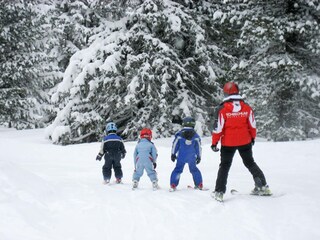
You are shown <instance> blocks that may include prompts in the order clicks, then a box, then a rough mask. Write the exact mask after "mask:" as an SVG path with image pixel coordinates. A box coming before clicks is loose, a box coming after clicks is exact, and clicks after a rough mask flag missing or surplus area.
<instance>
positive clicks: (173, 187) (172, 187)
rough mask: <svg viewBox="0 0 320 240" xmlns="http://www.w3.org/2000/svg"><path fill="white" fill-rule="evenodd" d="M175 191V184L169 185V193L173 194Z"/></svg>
mask: <svg viewBox="0 0 320 240" xmlns="http://www.w3.org/2000/svg"><path fill="white" fill-rule="evenodd" d="M176 190H177V186H176V185H175V184H171V186H170V189H169V191H170V192H175V191H176Z"/></svg>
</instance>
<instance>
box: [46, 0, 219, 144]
mask: <svg viewBox="0 0 320 240" xmlns="http://www.w3.org/2000/svg"><path fill="white" fill-rule="evenodd" d="M125 7H126V8H127V9H132V10H133V11H128V15H127V16H125V17H124V18H122V19H120V20H119V21H118V22H113V23H109V24H108V28H107V30H105V31H104V32H101V33H100V34H97V35H96V36H95V41H94V42H93V43H92V44H91V45H90V47H89V48H88V49H85V50H83V51H80V52H78V53H76V54H75V55H74V56H73V57H72V58H71V61H70V65H69V67H68V69H67V71H66V74H65V77H64V81H63V82H62V84H60V86H59V89H58V92H57V94H56V95H55V96H54V97H55V99H56V100H57V101H59V99H61V97H62V98H63V99H67V101H66V102H68V103H67V104H66V105H65V107H64V108H63V109H62V111H61V112H60V114H58V117H57V119H56V121H55V122H54V124H53V125H52V129H51V137H52V138H53V140H54V141H55V142H60V143H66V142H67V143H69V142H74V141H90V140H92V139H97V138H98V136H99V134H100V133H101V128H102V127H103V126H104V123H105V121H108V120H110V119H112V120H113V121H115V122H116V123H117V124H118V126H119V128H120V130H121V131H122V134H123V135H124V136H125V137H127V138H128V139H134V138H136V137H137V131H138V130H139V129H140V128H142V127H145V126H148V127H151V128H152V129H153V132H154V134H155V136H171V135H172V134H173V133H174V132H175V131H176V130H177V127H179V126H177V125H175V124H172V123H171V119H172V116H174V115H179V116H187V115H192V116H194V117H195V118H196V119H197V130H198V131H199V132H200V133H204V134H209V130H208V127H207V125H206V122H207V120H208V116H207V108H208V107H209V106H210V105H211V104H212V101H213V99H214V98H213V96H215V94H214V93H215V92H216V91H215V89H216V86H215V84H214V82H213V81H212V79H213V78H214V77H217V76H219V75H222V73H223V71H222V70H221V68H220V67H219V66H218V64H217V61H212V59H218V57H220V56H224V54H223V52H221V51H220V50H219V49H218V48H216V47H215V46H214V45H210V44H209V45H207V41H208V39H207V36H206V34H205V31H204V30H203V29H202V27H201V24H204V23H202V20H198V19H197V14H196V12H195V11H196V10H195V9H192V8H191V9H190V8H189V7H188V5H187V4H185V5H183V4H179V3H176V2H173V1H157V0H148V1H141V2H138V3H136V2H128V3H127V4H126V5H125ZM203 22H205V21H203ZM68 93H70V95H68ZM66 95H67V98H66V97H65V96H66ZM97 126H99V127H98V128H97ZM56 132H58V133H63V134H55V133H56Z"/></svg>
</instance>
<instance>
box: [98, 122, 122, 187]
mask: <svg viewBox="0 0 320 240" xmlns="http://www.w3.org/2000/svg"><path fill="white" fill-rule="evenodd" d="M116 132H117V126H116V124H115V123H113V122H109V123H108V124H107V126H106V133H107V135H106V136H104V138H103V140H102V143H101V149H100V152H99V154H98V155H97V157H96V160H97V161H101V158H102V156H103V155H104V159H105V163H104V165H103V167H102V174H103V179H104V181H103V183H104V184H108V183H109V182H110V178H111V174H112V173H111V169H112V167H113V169H114V174H115V177H116V183H121V179H122V176H123V173H122V169H121V163H120V161H121V159H123V158H124V157H125V155H126V149H125V147H124V144H123V141H122V138H121V137H120V136H118V135H117V134H116Z"/></svg>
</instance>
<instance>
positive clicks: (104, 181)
mask: <svg viewBox="0 0 320 240" xmlns="http://www.w3.org/2000/svg"><path fill="white" fill-rule="evenodd" d="M109 183H110V179H105V180H103V182H102V184H104V185H106V184H109Z"/></svg>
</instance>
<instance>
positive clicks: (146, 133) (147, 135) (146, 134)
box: [140, 128, 152, 140]
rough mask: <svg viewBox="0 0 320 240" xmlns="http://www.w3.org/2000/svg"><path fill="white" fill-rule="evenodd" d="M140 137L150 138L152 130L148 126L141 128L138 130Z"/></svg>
mask: <svg viewBox="0 0 320 240" xmlns="http://www.w3.org/2000/svg"><path fill="white" fill-rule="evenodd" d="M140 138H147V139H149V140H151V138H152V131H151V130H150V129H149V128H143V129H142V130H141V132H140Z"/></svg>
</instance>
